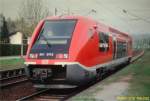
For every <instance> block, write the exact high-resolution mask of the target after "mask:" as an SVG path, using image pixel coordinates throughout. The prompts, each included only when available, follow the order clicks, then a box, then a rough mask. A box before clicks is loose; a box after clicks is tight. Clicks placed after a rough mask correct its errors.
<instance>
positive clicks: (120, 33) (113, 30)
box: [44, 16, 131, 38]
mask: <svg viewBox="0 0 150 101" xmlns="http://www.w3.org/2000/svg"><path fill="white" fill-rule="evenodd" d="M58 19H77V20H88V21H92V22H95V23H97V24H100V25H101V26H103V27H107V28H108V30H109V31H111V32H113V33H116V34H119V35H121V36H124V37H128V38H131V36H130V35H129V34H127V33H124V32H121V31H119V30H117V29H115V28H113V27H110V26H108V25H105V24H103V23H102V22H99V21H95V20H93V19H91V18H89V17H84V16H49V17H47V18H46V19H44V20H58Z"/></svg>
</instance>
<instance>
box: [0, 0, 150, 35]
mask: <svg viewBox="0 0 150 101" xmlns="http://www.w3.org/2000/svg"><path fill="white" fill-rule="evenodd" d="M21 1H22V0H0V13H3V14H4V15H5V16H6V17H11V18H12V19H16V18H17V17H18V11H19V8H20V7H21ZM44 5H45V6H46V7H48V8H49V10H50V11H51V12H52V13H53V14H54V9H55V8H57V9H58V15H61V14H63V13H68V12H69V13H70V14H74V15H83V16H89V17H92V18H93V19H96V20H98V21H101V22H103V23H105V24H107V25H110V26H112V27H115V28H117V29H119V30H121V31H124V32H128V33H130V34H142V33H150V0H44ZM91 11H93V12H91Z"/></svg>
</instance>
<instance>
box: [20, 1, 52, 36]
mask: <svg viewBox="0 0 150 101" xmlns="http://www.w3.org/2000/svg"><path fill="white" fill-rule="evenodd" d="M18 14H19V20H18V21H20V25H19V26H21V27H22V28H21V29H22V31H23V32H24V33H25V34H27V35H31V33H32V32H33V30H34V28H35V26H36V25H37V23H38V22H39V21H40V20H41V19H42V18H44V17H46V16H48V15H49V14H50V13H49V10H48V8H46V7H45V6H44V5H43V0H23V1H22V3H21V7H20V10H19V12H18Z"/></svg>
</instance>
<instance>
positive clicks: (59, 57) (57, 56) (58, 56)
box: [56, 54, 68, 59]
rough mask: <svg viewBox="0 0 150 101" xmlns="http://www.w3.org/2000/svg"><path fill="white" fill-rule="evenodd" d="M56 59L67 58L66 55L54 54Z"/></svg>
mask: <svg viewBox="0 0 150 101" xmlns="http://www.w3.org/2000/svg"><path fill="white" fill-rule="evenodd" d="M56 58H57V59H67V58H68V54H56Z"/></svg>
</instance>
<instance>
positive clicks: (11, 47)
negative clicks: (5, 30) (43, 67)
mask: <svg viewBox="0 0 150 101" xmlns="http://www.w3.org/2000/svg"><path fill="white" fill-rule="evenodd" d="M27 46H28V45H27V44H26V45H23V46H22V45H20V44H8V43H4V44H0V56H17V55H22V54H23V55H25V54H26V51H27Z"/></svg>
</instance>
